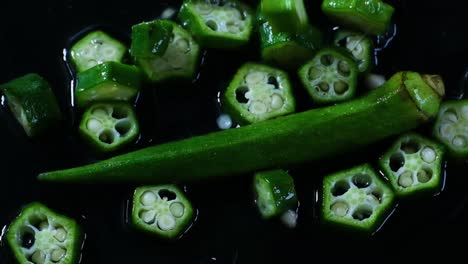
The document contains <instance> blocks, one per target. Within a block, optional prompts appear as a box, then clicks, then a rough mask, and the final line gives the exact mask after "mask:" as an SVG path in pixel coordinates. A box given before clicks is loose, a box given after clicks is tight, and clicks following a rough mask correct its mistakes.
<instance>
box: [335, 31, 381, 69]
mask: <svg viewBox="0 0 468 264" xmlns="http://www.w3.org/2000/svg"><path fill="white" fill-rule="evenodd" d="M334 44H335V45H336V46H339V47H342V48H345V49H347V50H348V51H349V52H350V53H351V55H352V56H353V58H354V61H355V62H356V64H357V68H358V70H359V72H360V73H364V72H368V71H369V70H370V68H371V67H372V65H373V55H374V45H373V43H372V39H371V38H369V37H368V36H366V35H365V34H363V33H359V32H355V31H350V30H338V31H337V32H336V33H335V37H334Z"/></svg>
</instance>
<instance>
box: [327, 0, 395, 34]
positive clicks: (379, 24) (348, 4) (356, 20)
mask: <svg viewBox="0 0 468 264" xmlns="http://www.w3.org/2000/svg"><path fill="white" fill-rule="evenodd" d="M322 11H323V12H324V13H325V14H326V15H327V16H329V17H330V18H332V19H334V20H335V21H337V22H338V23H340V24H342V25H344V26H347V27H352V28H354V29H357V30H360V31H362V32H365V33H369V34H374V35H381V34H384V33H385V32H386V31H387V28H388V27H389V25H390V22H391V19H392V15H393V11H394V8H393V7H392V6H391V5H389V4H387V3H385V2H383V1H381V0H324V1H323V3H322Z"/></svg>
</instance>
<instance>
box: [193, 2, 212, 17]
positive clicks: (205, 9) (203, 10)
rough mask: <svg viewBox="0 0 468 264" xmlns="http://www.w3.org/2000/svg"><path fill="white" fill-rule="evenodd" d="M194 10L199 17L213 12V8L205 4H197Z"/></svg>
mask: <svg viewBox="0 0 468 264" xmlns="http://www.w3.org/2000/svg"><path fill="white" fill-rule="evenodd" d="M195 8H196V9H197V11H198V13H199V14H200V15H208V14H210V13H211V12H212V11H213V6H212V5H210V4H206V3H199V4H198V5H195Z"/></svg>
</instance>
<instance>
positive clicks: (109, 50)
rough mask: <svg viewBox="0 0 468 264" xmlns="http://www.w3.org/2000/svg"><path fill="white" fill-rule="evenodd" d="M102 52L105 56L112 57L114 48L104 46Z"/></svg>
mask: <svg viewBox="0 0 468 264" xmlns="http://www.w3.org/2000/svg"><path fill="white" fill-rule="evenodd" d="M102 53H103V54H104V55H105V56H106V57H107V58H112V57H113V56H114V55H115V49H113V48H111V47H105V48H103V51H102Z"/></svg>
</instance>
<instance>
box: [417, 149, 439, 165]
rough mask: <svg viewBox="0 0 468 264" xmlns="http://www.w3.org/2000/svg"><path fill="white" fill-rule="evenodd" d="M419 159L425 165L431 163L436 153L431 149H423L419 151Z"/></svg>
mask: <svg viewBox="0 0 468 264" xmlns="http://www.w3.org/2000/svg"><path fill="white" fill-rule="evenodd" d="M421 158H422V159H423V160H424V161H425V162H427V163H432V162H434V161H435V160H436V153H435V151H434V150H433V149H432V148H431V147H425V148H423V150H422V151H421Z"/></svg>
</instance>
